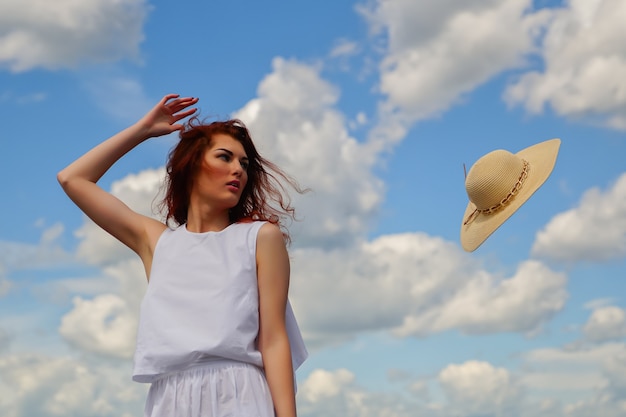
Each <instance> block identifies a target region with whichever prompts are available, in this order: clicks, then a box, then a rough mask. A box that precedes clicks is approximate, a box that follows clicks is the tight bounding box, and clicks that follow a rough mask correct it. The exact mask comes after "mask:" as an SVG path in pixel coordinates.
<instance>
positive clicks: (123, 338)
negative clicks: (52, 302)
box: [59, 294, 137, 358]
mask: <svg viewBox="0 0 626 417" xmlns="http://www.w3.org/2000/svg"><path fill="white" fill-rule="evenodd" d="M73 303H74V308H73V309H72V311H70V312H69V313H67V314H66V315H65V316H63V318H62V320H61V326H60V327H59V333H60V334H61V336H63V337H64V338H65V339H66V340H68V341H69V342H71V343H72V344H74V345H76V346H78V347H80V348H82V349H85V350H88V351H91V352H96V353H101V354H104V355H113V356H119V357H123V358H130V357H131V356H132V354H133V352H134V349H135V340H134V337H135V335H136V331H137V320H136V312H135V311H132V310H130V309H129V308H128V306H127V304H126V302H125V301H124V300H123V299H122V298H121V297H119V296H117V295H115V294H101V295H98V296H96V297H95V298H93V299H92V300H85V299H82V298H81V297H75V298H74V301H73Z"/></svg>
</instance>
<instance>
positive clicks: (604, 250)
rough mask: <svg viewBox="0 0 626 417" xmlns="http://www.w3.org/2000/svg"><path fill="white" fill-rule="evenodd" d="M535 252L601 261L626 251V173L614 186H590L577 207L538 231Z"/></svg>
mask: <svg viewBox="0 0 626 417" xmlns="http://www.w3.org/2000/svg"><path fill="white" fill-rule="evenodd" d="M532 253H533V255H536V256H541V257H545V258H550V259H554V260H558V261H570V262H576V261H593V262H601V261H606V260H610V259H619V258H623V257H624V256H625V255H626V174H622V175H621V176H620V177H619V178H618V179H617V181H616V182H615V184H613V186H612V187H611V188H610V189H608V190H606V191H601V190H600V189H598V188H592V189H590V190H588V191H587V192H586V193H585V194H584V195H583V197H582V199H581V201H580V203H579V205H578V207H576V208H573V209H571V210H568V211H565V212H563V213H560V214H558V215H556V216H555V217H554V218H553V219H552V220H550V222H549V223H548V224H547V225H546V227H545V228H544V229H543V230H541V231H540V232H538V233H537V236H536V239H535V243H534V244H533V247H532Z"/></svg>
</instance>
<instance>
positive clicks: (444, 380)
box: [438, 361, 522, 416]
mask: <svg viewBox="0 0 626 417" xmlns="http://www.w3.org/2000/svg"><path fill="white" fill-rule="evenodd" d="M438 381H439V384H440V385H441V388H442V389H443V392H444V393H445V394H446V397H447V398H448V401H449V402H450V403H451V404H452V407H451V408H453V409H457V410H458V412H459V415H466V416H474V415H476V416H483V415H484V416H511V415H515V414H516V413H518V412H519V410H518V405H519V403H520V402H521V398H520V396H521V394H522V389H521V387H520V385H519V383H518V382H517V381H515V379H514V378H513V376H512V375H511V374H510V373H509V371H507V370H506V369H504V368H496V367H494V366H493V365H491V364H489V363H487V362H481V361H468V362H465V363H463V364H460V365H455V364H452V365H448V366H447V367H446V368H445V369H443V370H442V371H441V372H440V373H439V375H438Z"/></svg>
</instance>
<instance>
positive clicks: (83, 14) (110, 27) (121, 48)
mask: <svg viewBox="0 0 626 417" xmlns="http://www.w3.org/2000/svg"><path fill="white" fill-rule="evenodd" d="M147 11H148V6H147V4H146V1H145V0H121V1H115V2H111V1H109V0H91V1H74V0H57V1H54V2H50V1H48V0H4V1H2V2H1V3H0V67H6V68H9V69H10V70H11V71H13V72H21V71H27V70H30V69H33V68H37V67H43V68H47V69H59V68H75V67H77V66H78V65H80V64H82V63H102V62H110V61H115V60H118V59H122V58H137V57H138V55H139V44H140V43H141V42H142V40H143V23H144V19H145V17H146V14H147Z"/></svg>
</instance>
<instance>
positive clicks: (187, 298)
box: [133, 221, 308, 382]
mask: <svg viewBox="0 0 626 417" xmlns="http://www.w3.org/2000/svg"><path fill="white" fill-rule="evenodd" d="M264 224H265V222H259V221H256V222H249V223H234V224H231V225H230V226H228V227H227V228H226V229H224V230H222V231H220V232H206V233H191V232H189V231H188V230H187V228H186V226H185V225H182V226H179V227H177V228H176V229H173V230H172V229H166V230H165V231H164V232H163V234H162V235H161V236H160V237H159V240H158V242H157V245H156V247H155V250H154V256H153V261H152V268H151V273H150V283H149V285H148V289H147V291H146V294H145V295H144V298H143V301H142V303H141V311H140V318H139V328H138V332H137V346H136V350H135V358H134V370H133V380H135V381H137V382H153V381H154V380H156V379H158V378H159V377H160V376H162V375H164V374H169V373H172V372H177V371H181V370H185V369H188V368H191V367H193V366H195V365H198V364H202V363H206V362H211V361H215V360H223V359H230V360H235V361H241V362H246V363H250V364H253V365H256V366H258V367H263V359H262V357H261V353H260V352H259V350H258V349H257V347H256V337H257V335H258V332H259V295H258V284H257V274H256V241H257V234H258V232H259V229H260V228H261V226H263V225H264ZM285 318H286V325H287V334H288V336H289V342H290V346H291V354H292V362H293V368H294V370H295V369H296V368H298V367H299V366H300V365H301V364H302V362H304V360H305V359H306V357H307V356H308V353H307V351H306V348H305V346H304V342H303V340H302V336H301V334H300V330H299V329H298V325H297V323H296V320H295V317H294V314H293V311H292V310H291V305H290V304H289V302H287V311H286V317H285Z"/></svg>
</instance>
